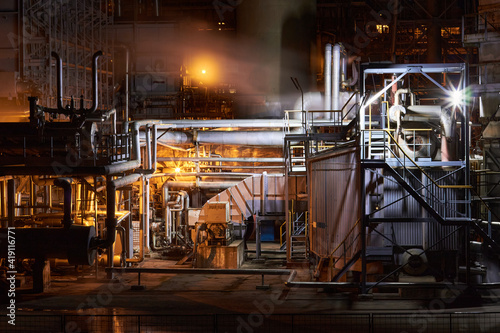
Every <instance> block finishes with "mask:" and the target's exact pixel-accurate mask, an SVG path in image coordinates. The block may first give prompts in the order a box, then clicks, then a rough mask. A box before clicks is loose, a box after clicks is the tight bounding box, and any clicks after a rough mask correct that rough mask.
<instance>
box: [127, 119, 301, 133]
mask: <svg viewBox="0 0 500 333" xmlns="http://www.w3.org/2000/svg"><path fill="white" fill-rule="evenodd" d="M134 123H136V124H137V125H138V126H139V127H142V126H146V125H148V124H149V125H152V124H156V125H157V127H158V129H169V130H172V129H182V128H191V129H195V128H229V127H230V128H233V129H234V128H285V127H302V122H301V120H300V119H290V120H289V121H288V122H285V121H284V120H283V119H207V120H185V119H181V120H170V119H162V120H140V121H135V122H134ZM125 126H128V125H127V124H125Z"/></svg>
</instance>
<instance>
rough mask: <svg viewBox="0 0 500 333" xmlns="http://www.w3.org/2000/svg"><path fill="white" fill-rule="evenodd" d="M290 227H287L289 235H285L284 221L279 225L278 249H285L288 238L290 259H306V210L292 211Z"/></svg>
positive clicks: (307, 248)
mask: <svg viewBox="0 0 500 333" xmlns="http://www.w3.org/2000/svg"><path fill="white" fill-rule="evenodd" d="M289 215H290V216H291V221H292V223H291V227H290V228H289V229H288V230H289V232H290V237H286V236H287V235H286V232H287V231H286V228H285V226H286V221H285V222H283V224H282V225H281V227H280V234H281V236H280V250H281V251H285V250H286V248H287V246H288V242H287V238H289V239H290V253H291V258H292V259H297V260H299V259H306V258H307V257H308V250H309V247H308V234H307V212H300V213H292V212H290V213H289Z"/></svg>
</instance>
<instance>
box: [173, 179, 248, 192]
mask: <svg viewBox="0 0 500 333" xmlns="http://www.w3.org/2000/svg"><path fill="white" fill-rule="evenodd" d="M239 183H240V182H224V181H221V182H206V181H199V182H196V181H195V180H193V181H179V182H169V186H170V187H171V188H191V187H199V188H203V189H213V190H218V189H226V188H229V187H232V186H235V185H237V184H239Z"/></svg>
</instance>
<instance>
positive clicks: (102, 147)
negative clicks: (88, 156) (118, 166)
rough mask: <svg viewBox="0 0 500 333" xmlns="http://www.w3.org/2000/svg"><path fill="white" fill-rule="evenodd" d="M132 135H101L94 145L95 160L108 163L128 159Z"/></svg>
mask: <svg viewBox="0 0 500 333" xmlns="http://www.w3.org/2000/svg"><path fill="white" fill-rule="evenodd" d="M131 149H132V137H131V135H130V134H111V135H103V136H102V137H100V138H99V140H98V142H97V145H96V158H97V160H103V161H107V162H108V163H115V162H123V161H128V160H130V153H131Z"/></svg>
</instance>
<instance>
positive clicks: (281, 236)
mask: <svg viewBox="0 0 500 333" xmlns="http://www.w3.org/2000/svg"><path fill="white" fill-rule="evenodd" d="M285 225H286V221H285V222H283V223H282V224H281V225H280V248H281V247H282V246H283V226H285Z"/></svg>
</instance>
